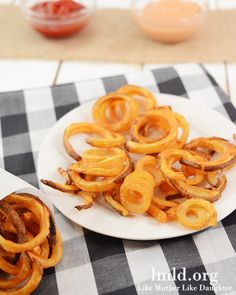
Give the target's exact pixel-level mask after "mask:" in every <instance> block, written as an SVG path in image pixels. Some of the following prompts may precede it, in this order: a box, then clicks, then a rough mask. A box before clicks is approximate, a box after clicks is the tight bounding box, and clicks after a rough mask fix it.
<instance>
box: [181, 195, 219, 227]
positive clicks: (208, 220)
mask: <svg viewBox="0 0 236 295" xmlns="http://www.w3.org/2000/svg"><path fill="white" fill-rule="evenodd" d="M199 208H200V209H199ZM202 209H204V210H205V211H204V210H202ZM189 211H190V212H191V213H194V216H195V217H196V219H190V218H189V217H188V213H189ZM176 214H177V217H178V220H179V222H180V223H181V224H183V225H184V226H186V227H188V228H191V229H194V230H198V229H202V228H204V227H207V226H216V224H217V219H216V218H217V213H216V210H215V208H214V206H213V205H212V204H211V203H210V202H208V201H206V200H199V199H198V200H197V199H190V200H187V201H185V202H183V203H182V204H180V206H179V207H178V209H177V212H176Z"/></svg>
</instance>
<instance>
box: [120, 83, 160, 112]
mask: <svg viewBox="0 0 236 295" xmlns="http://www.w3.org/2000/svg"><path fill="white" fill-rule="evenodd" d="M117 92H118V93H121V94H125V95H128V96H131V97H132V98H134V99H135V98H138V99H139V100H140V98H141V99H143V100H144V104H145V105H144V109H145V110H151V109H154V108H155V107H156V106H157V101H156V98H155V96H154V95H153V94H152V93H151V91H149V90H147V89H145V88H142V87H140V86H137V85H124V86H122V87H120V88H119V89H117ZM141 108H142V109H143V107H142V106H141Z"/></svg>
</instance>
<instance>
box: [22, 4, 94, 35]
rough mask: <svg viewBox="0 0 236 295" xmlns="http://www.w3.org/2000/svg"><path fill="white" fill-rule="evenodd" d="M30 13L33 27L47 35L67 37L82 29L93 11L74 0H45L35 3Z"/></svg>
mask: <svg viewBox="0 0 236 295" xmlns="http://www.w3.org/2000/svg"><path fill="white" fill-rule="evenodd" d="M30 10H31V13H30V15H29V18H28V20H29V22H30V23H31V25H32V27H33V28H34V29H35V30H37V31H38V32H40V33H41V34H43V35H44V36H46V37H52V38H60V37H67V36H70V35H72V34H74V33H76V32H79V31H80V30H82V29H83V28H84V27H85V26H86V25H87V24H88V22H89V20H90V17H91V11H89V10H88V9H87V7H86V6H84V5H83V4H81V3H78V2H75V1H73V0H59V1H45V2H39V3H36V4H34V5H33V6H32V7H31V8H30Z"/></svg>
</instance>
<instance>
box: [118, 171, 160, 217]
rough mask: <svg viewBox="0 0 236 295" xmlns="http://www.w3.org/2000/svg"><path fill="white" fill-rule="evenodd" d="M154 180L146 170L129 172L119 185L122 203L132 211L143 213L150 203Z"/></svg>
mask: <svg viewBox="0 0 236 295" xmlns="http://www.w3.org/2000/svg"><path fill="white" fill-rule="evenodd" d="M154 186H155V182H154V179H153V177H152V175H151V174H150V173H148V172H146V171H134V172H132V173H130V174H129V175H128V176H127V177H126V178H125V180H124V182H123V184H122V185H121V187H120V198H121V203H122V205H123V206H124V207H125V208H126V209H127V210H128V211H129V212H132V213H145V212H146V211H147V210H148V208H149V207H150V204H151V199H152V196H153V190H154Z"/></svg>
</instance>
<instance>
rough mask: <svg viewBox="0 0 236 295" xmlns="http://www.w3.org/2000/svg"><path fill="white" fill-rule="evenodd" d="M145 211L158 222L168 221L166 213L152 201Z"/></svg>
mask: <svg viewBox="0 0 236 295" xmlns="http://www.w3.org/2000/svg"><path fill="white" fill-rule="evenodd" d="M147 213H148V214H149V215H151V216H152V217H154V218H155V219H156V220H157V221H158V222H160V223H166V222H168V217H167V214H166V213H165V212H164V211H162V210H161V209H160V208H158V207H157V206H155V205H154V204H152V203H151V205H150V207H149V209H148V210H147Z"/></svg>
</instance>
